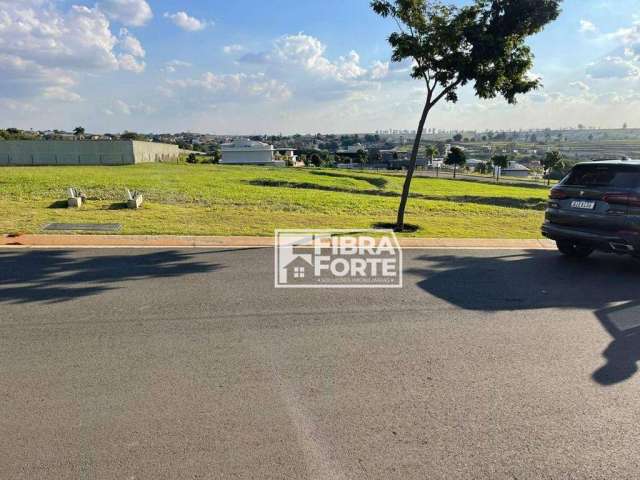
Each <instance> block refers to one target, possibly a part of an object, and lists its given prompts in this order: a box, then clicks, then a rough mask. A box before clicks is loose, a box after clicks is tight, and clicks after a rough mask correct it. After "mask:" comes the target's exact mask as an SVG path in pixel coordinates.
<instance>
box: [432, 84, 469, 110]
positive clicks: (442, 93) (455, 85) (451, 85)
mask: <svg viewBox="0 0 640 480" xmlns="http://www.w3.org/2000/svg"><path fill="white" fill-rule="evenodd" d="M461 82H462V80H461V79H458V80H456V81H455V82H453V83H452V84H450V85H449V86H447V87H445V89H444V90H442V91H441V92H440V93H439V94H438V95H437V96H436V98H434V99H433V101H432V102H431V103H430V105H429V106H430V107H433V106H434V105H435V104H436V103H438V102H439V101H440V100H442V97H444V96H445V95H446V94H447V93H449V92H450V91H451V90H453V89H454V88H456V87H457V86H458V85H460V83H461Z"/></svg>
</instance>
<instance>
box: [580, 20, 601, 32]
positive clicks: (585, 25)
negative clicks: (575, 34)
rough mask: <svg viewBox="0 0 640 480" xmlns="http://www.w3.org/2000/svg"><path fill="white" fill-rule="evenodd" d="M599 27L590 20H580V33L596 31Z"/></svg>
mask: <svg viewBox="0 0 640 480" xmlns="http://www.w3.org/2000/svg"><path fill="white" fill-rule="evenodd" d="M597 31H598V28H597V27H596V26H595V25H594V23H593V22H591V21H590V20H580V33H596V32H597Z"/></svg>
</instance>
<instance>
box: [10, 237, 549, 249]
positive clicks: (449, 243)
mask: <svg viewBox="0 0 640 480" xmlns="http://www.w3.org/2000/svg"><path fill="white" fill-rule="evenodd" d="M399 242H400V245H401V247H402V248H407V249H412V248H415V249H445V248H446V249H478V250H484V249H486V250H549V249H554V248H555V244H554V243H553V242H552V241H550V240H541V239H525V240H518V239H485V238H400V239H399ZM273 246H274V239H273V237H219V236H185V235H177V236H174V235H37V234H33V235H32V234H25V235H15V236H10V235H2V236H1V237H0V247H3V248H66V247H73V248H256V247H262V248H264V247H273Z"/></svg>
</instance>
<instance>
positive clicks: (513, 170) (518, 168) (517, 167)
mask: <svg viewBox="0 0 640 480" xmlns="http://www.w3.org/2000/svg"><path fill="white" fill-rule="evenodd" d="M530 172H531V171H530V170H529V169H528V168H527V167H525V166H524V165H521V164H519V163H517V162H509V166H508V167H507V168H503V169H502V176H503V177H520V178H526V177H528V176H529V173H530Z"/></svg>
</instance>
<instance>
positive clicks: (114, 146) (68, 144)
mask: <svg viewBox="0 0 640 480" xmlns="http://www.w3.org/2000/svg"><path fill="white" fill-rule="evenodd" d="M179 152H180V151H179V149H178V146H177V145H169V144H165V143H151V142H138V141H131V140H114V141H109V140H105V141H93V140H92V141H62V140H41V141H40V140H8V141H0V165H132V164H134V163H149V162H160V161H172V160H176V159H177V158H178V155H179Z"/></svg>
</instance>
